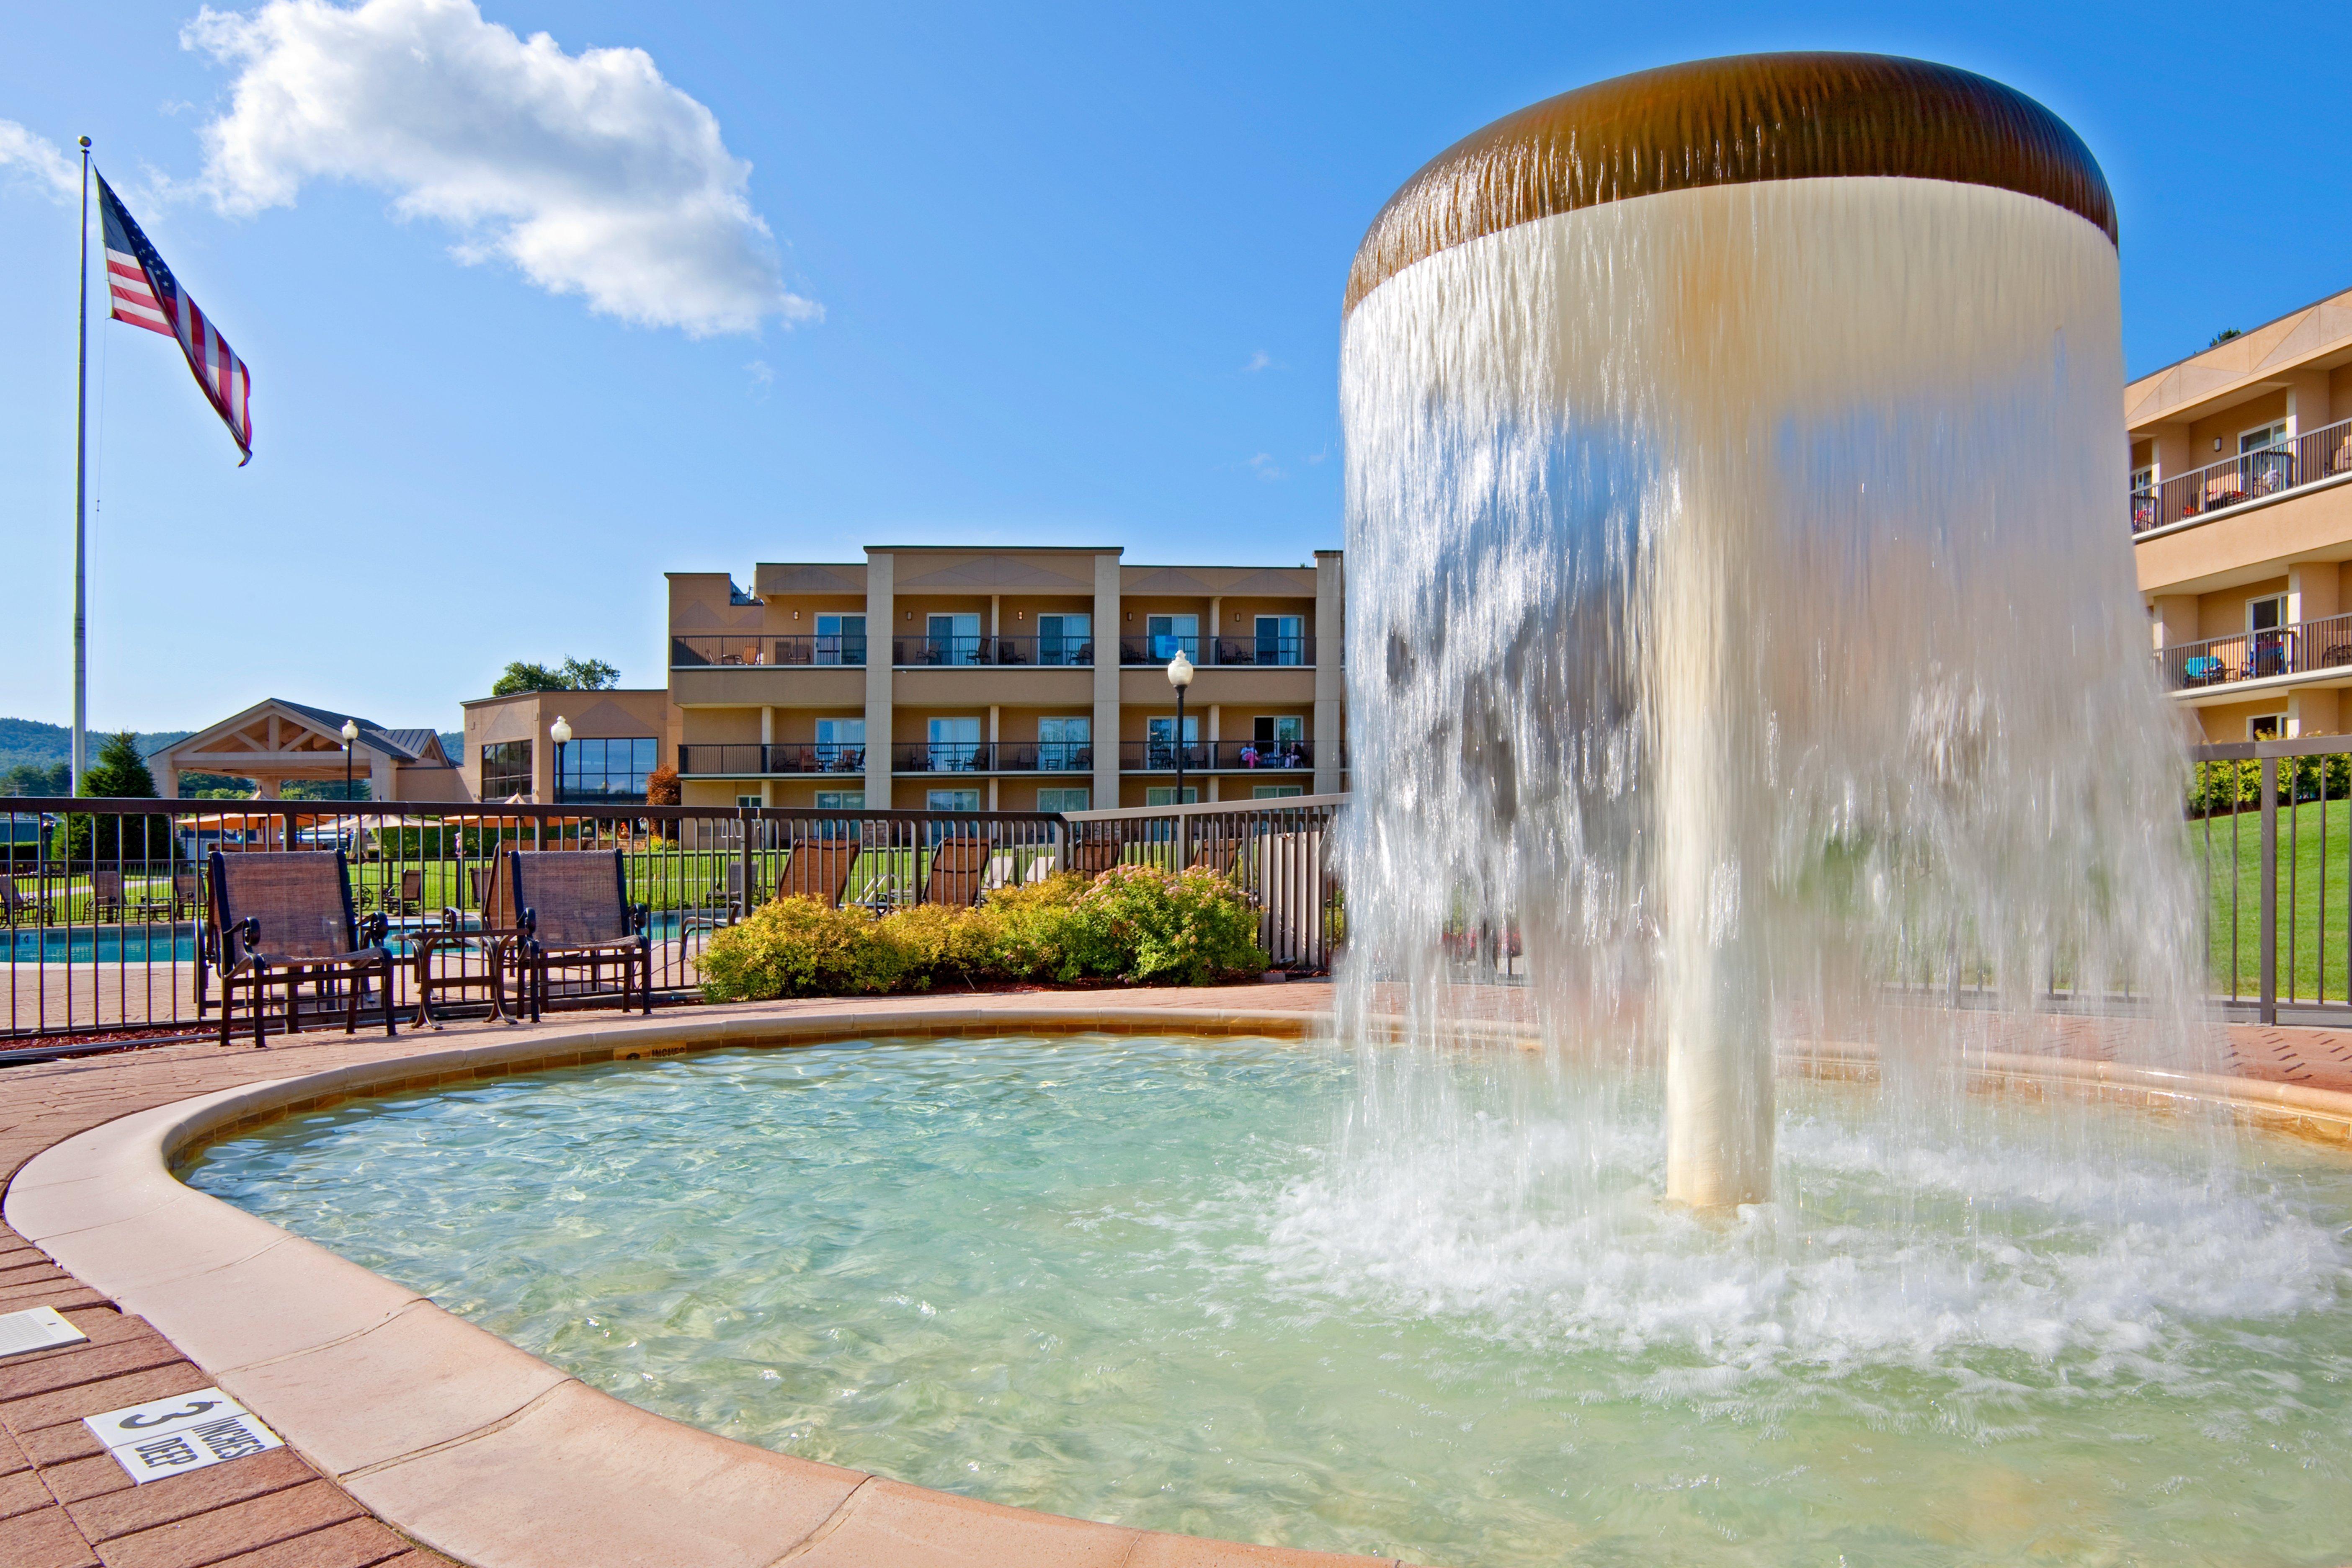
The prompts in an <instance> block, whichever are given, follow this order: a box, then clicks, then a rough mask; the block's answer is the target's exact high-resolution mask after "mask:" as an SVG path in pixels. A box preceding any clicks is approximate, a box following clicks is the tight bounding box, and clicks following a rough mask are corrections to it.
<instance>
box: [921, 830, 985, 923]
mask: <svg viewBox="0 0 2352 1568" xmlns="http://www.w3.org/2000/svg"><path fill="white" fill-rule="evenodd" d="M987 867H988V841H987V840H986V839H984V838H942V839H940V841H939V842H938V843H937V844H934V845H933V846H931V871H930V875H929V877H928V878H927V879H925V880H924V883H923V901H924V902H925V903H927V904H954V905H957V906H959V907H961V908H966V909H968V908H970V907H971V905H973V904H976V903H978V902H980V891H981V881H982V876H983V875H984V874H985V872H986V869H987Z"/></svg>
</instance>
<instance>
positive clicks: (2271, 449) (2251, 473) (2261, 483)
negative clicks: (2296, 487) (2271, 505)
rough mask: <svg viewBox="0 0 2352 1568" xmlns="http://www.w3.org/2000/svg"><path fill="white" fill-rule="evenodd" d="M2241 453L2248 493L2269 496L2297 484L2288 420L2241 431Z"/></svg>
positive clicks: (2239, 445)
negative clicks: (2287, 437)
mask: <svg viewBox="0 0 2352 1568" xmlns="http://www.w3.org/2000/svg"><path fill="white" fill-rule="evenodd" d="M2238 453H2239V457H2238V467H2239V468H2241V469H2242V475H2241V481H2242V483H2243V485H2244V487H2245V493H2246V494H2248V495H2268V494H2270V493H2271V492H2272V491H2273V490H2283V489H2286V488H2287V487H2288V486H2289V485H2291V484H2293V483H2294V448H2293V447H2289V446H2288V445H2287V441H2286V421H2285V420H2284V419H2282V420H2279V421H2277V422H2276V423H2274V424H2270V425H2263V426H2258V427H2257V428H2255V429H2252V430H2248V431H2245V432H2243V433H2242V434H2241V435H2240V436H2239V437H2238Z"/></svg>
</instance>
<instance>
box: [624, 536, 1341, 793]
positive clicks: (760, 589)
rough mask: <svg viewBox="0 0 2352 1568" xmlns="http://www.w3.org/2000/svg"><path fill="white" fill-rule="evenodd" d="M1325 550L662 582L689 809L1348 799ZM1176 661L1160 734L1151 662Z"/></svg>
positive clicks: (927, 563) (1158, 689) (778, 570)
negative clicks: (1173, 562) (1250, 562)
mask: <svg viewBox="0 0 2352 1568" xmlns="http://www.w3.org/2000/svg"><path fill="white" fill-rule="evenodd" d="M1344 604H1345V593H1344V578H1343V565H1342V561H1341V557H1340V553H1339V552H1338V551H1318V552H1316V554H1315V562H1314V564H1312V565H1304V566H1297V567H1263V566H1142V565H1129V564H1128V563H1125V562H1124V561H1123V560H1122V559H1121V552H1120V551H1118V550H1117V549H1057V548H1047V549H986V550H975V549H964V548H953V547H928V546H927V547H898V546H887V547H886V546H878V545H877V546H872V547H869V548H868V549H867V550H866V559H865V560H864V561H862V562H847V563H842V562H793V563H762V564H761V565H760V566H758V567H756V568H754V570H753V572H752V574H751V588H750V591H749V592H746V591H745V590H744V589H743V588H742V587H741V586H740V585H739V584H736V583H735V582H734V581H733V580H732V579H731V577H730V575H729V574H725V573H702V572H673V573H671V574H669V689H668V699H669V706H670V710H671V712H672V715H673V722H674V725H675V730H676V736H677V740H676V750H675V763H676V765H677V770H678V775H679V784H680V791H681V800H682V802H683V804H685V805H774V806H787V807H790V806H801V807H813V808H833V809H843V810H848V809H878V808H881V807H885V806H889V807H895V808H898V809H902V810H947V811H1079V810H1087V809H1092V808H1100V807H1107V806H1113V805H1162V804H1167V803H1169V802H1171V801H1173V800H1174V799H1175V798H1176V793H1175V792H1176V787H1177V786H1176V776H1175V775H1176V764H1177V753H1178V749H1179V747H1180V746H1181V748H1182V752H1183V763H1184V773H1185V780H1184V785H1183V789H1184V798H1185V799H1187V800H1198V801H1213V800H1244V801H1245V800H1252V799H1263V798H1268V797H1278V796H1285V795H1307V794H1315V795H1331V794H1337V793H1339V792H1340V791H1342V790H1344V789H1345V788H1346V787H1347V752H1346V746H1347V720H1346V710H1345V702H1344V697H1343V691H1344V683H1343V680H1342V678H1341V669H1340V648H1341V644H1342V631H1343V627H1344V619H1343V605H1344ZM1180 649H1181V651H1182V652H1183V653H1184V655H1185V656H1186V657H1187V658H1190V659H1191V660H1192V663H1193V664H1194V665H1195V666H1196V667H1197V673H1196V675H1195V676H1194V679H1193V680H1192V686H1191V688H1190V689H1189V690H1188V691H1187V692H1186V694H1185V702H1184V712H1183V721H1182V730H1181V734H1180V732H1179V731H1178V727H1177V713H1176V694H1175V692H1174V690H1173V689H1171V686H1170V685H1169V682H1168V679H1167V674H1166V667H1167V665H1168V663H1169V661H1170V660H1171V658H1173V657H1174V656H1175V655H1176V653H1177V652H1178V651H1179V650H1180Z"/></svg>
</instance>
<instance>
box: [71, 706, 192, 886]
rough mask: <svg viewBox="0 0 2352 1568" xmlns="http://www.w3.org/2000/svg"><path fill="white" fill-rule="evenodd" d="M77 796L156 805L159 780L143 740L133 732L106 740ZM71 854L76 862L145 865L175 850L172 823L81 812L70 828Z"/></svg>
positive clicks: (83, 779)
mask: <svg viewBox="0 0 2352 1568" xmlns="http://www.w3.org/2000/svg"><path fill="white" fill-rule="evenodd" d="M77 793H78V794H80V795H87V796H89V797H90V798H92V799H100V800H153V799H154V798H155V775H154V774H153V773H150V772H148V770H147V759H146V758H144V757H142V756H141V755H140V754H139V739H138V737H137V736H135V735H133V734H132V733H131V731H128V730H122V731H117V732H116V733H114V734H111V735H109V736H108V737H107V738H106V743H105V744H104V745H101V746H100V747H99V749H98V760H97V761H96V762H94V763H90V765H89V771H88V772H87V773H83V774H82V779H81V788H80V790H79V791H78V792H77ZM66 845H67V849H66V853H67V854H68V855H70V856H71V857H73V858H75V859H77V860H79V859H82V858H89V857H95V858H97V859H100V860H113V861H121V860H143V859H147V858H150V857H161V856H167V855H169V854H170V853H171V851H172V823H171V819H170V818H169V817H164V816H90V815H88V814H85V813H77V814H75V816H73V818H72V819H71V820H70V821H69V822H68V825H67V827H66Z"/></svg>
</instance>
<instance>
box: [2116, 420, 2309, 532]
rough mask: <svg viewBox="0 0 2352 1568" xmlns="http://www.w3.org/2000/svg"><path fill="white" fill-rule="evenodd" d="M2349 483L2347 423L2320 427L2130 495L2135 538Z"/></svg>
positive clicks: (2208, 520)
mask: <svg viewBox="0 0 2352 1568" xmlns="http://www.w3.org/2000/svg"><path fill="white" fill-rule="evenodd" d="M2345 479H2352V419H2341V420H2338V421H2336V423H2335V424H2333V425H2324V426H2320V427H2319V428H2318V429H2316V430H2314V431H2312V432H2311V433H2310V434H2309V435H2307V436H2291V437H2287V438H2286V439H2285V440H2284V441H2280V442H2277V443H2274V444H2273V445H2271V446H2268V447H2260V448H2258V449H2256V450H2254V451H2251V452H2241V453H2239V454H2238V455H2237V456H2236V457H2234V458H2225V459H2223V460H2222V461H2221V462H2218V463H2208V464H2207V465H2205V467H2203V468H2191V469H2190V470H2189V472H2187V473H2185V474H2176V475H2174V476H2172V477H2171V478H2169V479H2162V480H2159V481H2158V482H2157V483H2155V484H2153V485H2147V486H2143V487H2141V488H2139V489H2134V490H2133V491H2132V492H2131V531H2132V533H2133V535H2134V536H2135V537H2137V536H2138V535H2140V534H2146V533H2153V532H2156V531H2158V530H2160V529H2171V528H2179V527H2182V526H2185V525H2187V524H2190V523H2198V522H2210V521H2212V520H2213V519H2215V518H2217V517H2221V516H2222V515H2224V514H2226V513H2230V512H2233V511H2236V510H2239V509H2240V508H2242V507H2252V506H2256V505H2260V504H2262V503H2263V502H2266V501H2272V500H2279V499H2280V498H2282V497H2284V496H2289V495H2294V494H2296V493H2298V492H2300V491H2305V490H2312V489H2319V488H2321V487H2323V486H2326V485H2333V484H2339V483H2341V482H2343V481H2344V480H2345Z"/></svg>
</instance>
